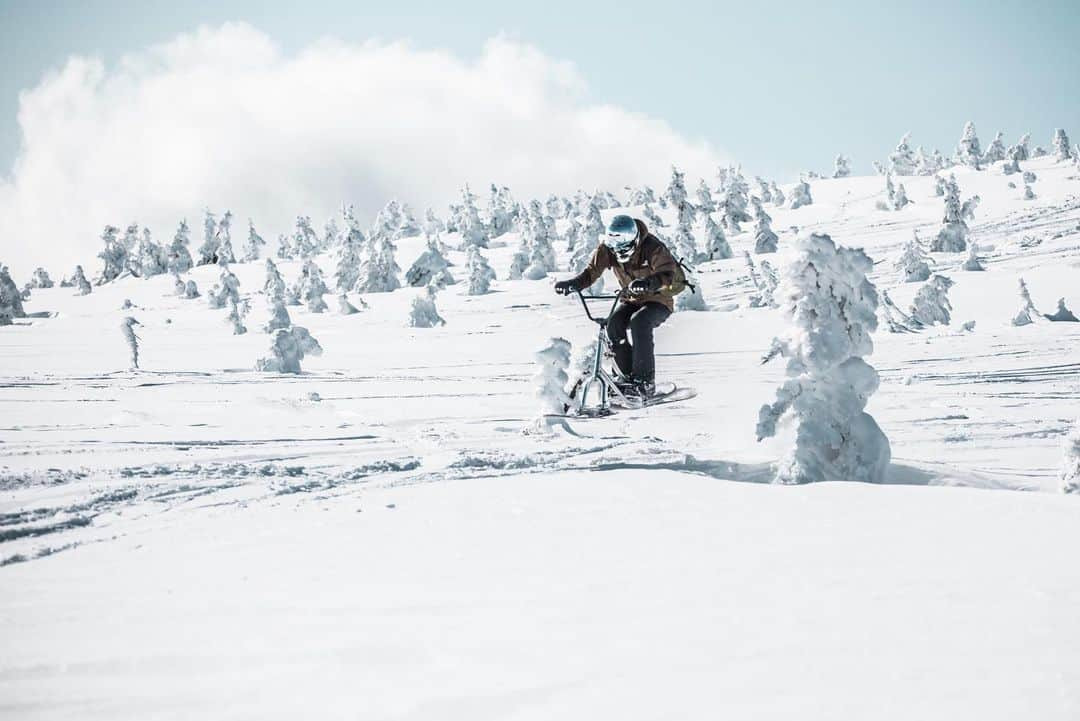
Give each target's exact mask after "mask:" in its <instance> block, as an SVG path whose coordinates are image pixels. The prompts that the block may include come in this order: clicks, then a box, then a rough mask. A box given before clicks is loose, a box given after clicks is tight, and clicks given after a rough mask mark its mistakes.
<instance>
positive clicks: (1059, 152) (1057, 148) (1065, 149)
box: [1052, 128, 1073, 162]
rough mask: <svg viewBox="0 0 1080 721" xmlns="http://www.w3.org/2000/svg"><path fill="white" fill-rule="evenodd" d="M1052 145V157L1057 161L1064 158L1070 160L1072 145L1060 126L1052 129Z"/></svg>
mask: <svg viewBox="0 0 1080 721" xmlns="http://www.w3.org/2000/svg"><path fill="white" fill-rule="evenodd" d="M1052 143H1053V146H1054V157H1055V158H1057V160H1058V161H1059V162H1061V161H1064V160H1072V157H1073V156H1072V146H1071V145H1070V144H1069V136H1068V135H1066V134H1065V131H1064V130H1063V129H1062V128H1055V129H1054V138H1053V140H1052Z"/></svg>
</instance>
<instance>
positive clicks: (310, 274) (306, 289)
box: [293, 258, 330, 313]
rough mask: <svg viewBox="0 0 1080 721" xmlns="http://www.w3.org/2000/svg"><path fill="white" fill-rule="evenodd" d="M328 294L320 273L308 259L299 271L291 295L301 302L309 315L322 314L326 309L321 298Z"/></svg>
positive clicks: (316, 266) (315, 265) (324, 302)
mask: <svg viewBox="0 0 1080 721" xmlns="http://www.w3.org/2000/svg"><path fill="white" fill-rule="evenodd" d="M329 292H330V289H329V288H327V287H326V283H325V282H324V281H323V277H322V271H321V270H320V269H319V266H318V265H317V264H316V263H315V261H314V260H312V259H311V258H308V259H307V260H305V261H304V266H303V267H302V268H301V269H300V277H299V278H297V279H296V288H295V289H294V291H293V294H294V295H295V296H297V297H299V298H300V299H301V300H303V302H304V304H305V305H306V306H307V309H308V311H309V312H311V313H323V312H325V311H326V309H327V305H326V301H325V300H323V296H324V295H326V294H327V293H329Z"/></svg>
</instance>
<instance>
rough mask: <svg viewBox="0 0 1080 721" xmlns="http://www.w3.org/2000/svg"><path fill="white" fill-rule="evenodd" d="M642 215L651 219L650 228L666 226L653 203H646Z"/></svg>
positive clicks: (648, 219)
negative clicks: (654, 208) (653, 207)
mask: <svg viewBox="0 0 1080 721" xmlns="http://www.w3.org/2000/svg"><path fill="white" fill-rule="evenodd" d="M641 216H642V217H643V218H645V220H647V221H649V222H648V226H649V227H650V228H663V227H664V220H663V219H662V218H661V217H660V216H659V215H657V214H656V211H655V210H653V209H652V206H651V205H646V206H645V207H643V208H642V209H641ZM582 235H584V231H583V232H582Z"/></svg>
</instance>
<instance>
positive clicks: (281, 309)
mask: <svg viewBox="0 0 1080 721" xmlns="http://www.w3.org/2000/svg"><path fill="white" fill-rule="evenodd" d="M267 260H269V258H268V259H267ZM290 326H292V318H290V317H289V309H288V308H286V307H285V300H284V298H270V318H269V319H268V320H267V321H266V325H264V326H263V331H265V332H266V333H273V332H274V331H276V330H280V329H281V328H289V327H290Z"/></svg>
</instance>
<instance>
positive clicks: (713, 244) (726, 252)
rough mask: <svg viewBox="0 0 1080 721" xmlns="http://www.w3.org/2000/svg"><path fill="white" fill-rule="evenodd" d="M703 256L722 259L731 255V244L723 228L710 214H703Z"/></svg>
mask: <svg viewBox="0 0 1080 721" xmlns="http://www.w3.org/2000/svg"><path fill="white" fill-rule="evenodd" d="M705 256H706V258H707V259H708V260H724V259H725V258H730V257H731V246H730V245H729V244H728V241H727V236H725V235H724V229H723V228H721V227H720V225H719V224H718V223H717V222H716V221H714V220H713V219H712V216H711V215H706V216H705Z"/></svg>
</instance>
